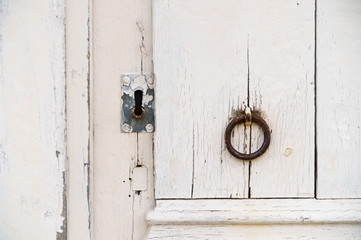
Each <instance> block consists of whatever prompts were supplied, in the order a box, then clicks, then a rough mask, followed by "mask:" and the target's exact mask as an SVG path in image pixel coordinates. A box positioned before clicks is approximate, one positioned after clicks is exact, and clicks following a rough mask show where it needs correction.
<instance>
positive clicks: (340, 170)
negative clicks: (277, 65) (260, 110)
mask: <svg viewBox="0 0 361 240" xmlns="http://www.w3.org/2000/svg"><path fill="white" fill-rule="evenodd" d="M317 7H318V8H317V152H318V160H317V162H318V169H317V170H318V171H317V174H318V175H317V179H318V182H317V184H318V187H317V197H319V198H360V197H361V174H360V173H361V161H360V160H361V157H360V156H361V106H360V105H361V98H360V96H361V78H360V76H361V28H360V22H361V2H360V1H357V0H347V1H323V0H321V1H317Z"/></svg>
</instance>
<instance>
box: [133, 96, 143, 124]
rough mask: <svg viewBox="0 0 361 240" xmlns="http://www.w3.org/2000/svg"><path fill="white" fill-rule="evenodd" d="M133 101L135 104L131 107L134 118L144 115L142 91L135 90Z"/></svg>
mask: <svg viewBox="0 0 361 240" xmlns="http://www.w3.org/2000/svg"><path fill="white" fill-rule="evenodd" d="M134 101H135V106H134V108H133V116H134V117H135V118H141V117H143V115H144V112H145V110H144V108H143V107H142V102H143V91H142V90H136V91H135V92H134Z"/></svg>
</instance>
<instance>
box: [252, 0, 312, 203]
mask: <svg viewBox="0 0 361 240" xmlns="http://www.w3.org/2000/svg"><path fill="white" fill-rule="evenodd" d="M247 2H248V4H249V8H248V9H249V11H250V12H252V14H251V15H250V17H249V18H248V21H249V22H251V25H250V27H249V29H248V34H249V65H250V80H249V91H250V105H251V106H252V107H253V108H254V109H256V110H259V111H261V112H262V113H263V114H262V116H263V117H264V119H265V120H266V121H267V123H268V124H269V126H270V128H271V129H272V140H271V144H270V147H269V149H268V151H267V152H266V153H265V154H264V155H263V156H261V157H259V158H257V159H255V160H254V161H252V165H251V169H250V187H251V197H254V198H260V197H313V196H314V175H315V172H314V171H315V168H314V156H315V148H314V146H315V142H314V139H315V137H314V136H315V135H314V132H315V129H314V116H315V114H314V113H315V108H314V104H315V103H314V91H315V90H314V86H315V85H314V54H315V49H314V45H315V33H314V31H315V29H314V28H315V21H314V12H315V1H285V0H280V1H268V0H258V1H247ZM256 129H257V128H254V129H252V139H251V142H252V152H254V151H256V150H257V149H258V148H259V146H261V143H262V141H263V137H262V132H260V131H259V130H258V131H254V130H256Z"/></svg>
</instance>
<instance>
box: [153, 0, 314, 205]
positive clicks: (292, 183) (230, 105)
mask: <svg viewBox="0 0 361 240" xmlns="http://www.w3.org/2000/svg"><path fill="white" fill-rule="evenodd" d="M314 12H315V2H314V1H303V2H297V1H266V0H264V1H262V0H259V1H248V0H243V1H238V0H237V1H235V0H234V1H227V2H224V1H219V0H212V1H197V2H194V1H184V0H182V1H155V4H154V72H155V75H156V78H157V97H156V106H157V109H158V111H157V132H156V136H155V164H156V174H157V175H156V176H157V177H156V188H155V192H156V197H157V198H250V197H252V198H269V197H280V198H285V197H303V198H310V197H311V198H312V197H314V192H315V190H314V179H315V160H314V159H315V141H314V140H315V128H314V126H315V101H314V100H315V84H314V65H315V19H314V17H315V14H314ZM246 106H249V107H251V108H252V109H253V111H259V112H261V115H262V117H263V118H264V119H265V120H266V121H267V122H268V124H269V125H270V127H271V129H272V141H271V146H270V147H269V150H268V151H267V152H266V153H265V154H264V155H263V156H262V157H260V158H258V159H256V160H254V161H252V162H250V161H240V160H238V159H235V158H234V157H233V156H231V155H230V154H229V153H228V151H227V149H226V148H225V144H224V131H225V128H226V126H227V124H228V122H229V120H230V119H231V118H232V117H234V116H236V115H237V114H239V113H240V112H242V111H243V110H244V109H245V107H246ZM249 130H250V129H245V130H244V128H243V127H239V129H238V130H236V131H235V136H234V138H233V139H234V145H236V146H237V147H238V149H239V150H240V151H244V152H250V151H251V152H252V151H253V152H254V151H255V150H257V148H258V147H259V146H260V144H261V142H262V140H263V139H262V138H260V136H261V135H262V133H261V132H259V129H257V127H255V126H253V128H252V129H251V130H250V131H249Z"/></svg>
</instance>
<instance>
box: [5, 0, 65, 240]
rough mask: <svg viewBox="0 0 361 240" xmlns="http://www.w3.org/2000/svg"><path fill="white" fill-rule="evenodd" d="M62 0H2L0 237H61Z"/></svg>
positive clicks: (41, 239) (31, 239)
mask: <svg viewBox="0 0 361 240" xmlns="http://www.w3.org/2000/svg"><path fill="white" fill-rule="evenodd" d="M64 40H65V37H64V1H62V0H55V1H37V0H35V1H22V0H19V1H12V0H3V1H1V2H0V99H1V101H0V203H1V204H0V239H7V240H12V239H14V240H18V239H28V240H51V239H54V240H55V239H57V237H58V239H63V236H64V234H62V231H63V230H62V229H63V228H65V226H64V217H63V216H64V214H66V213H65V212H64V213H63V204H65V203H64V202H63V193H64V191H63V188H64V172H65V156H66V151H65V59H64V57H65V56H64V54H65V49H64V42H65V41H64Z"/></svg>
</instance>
